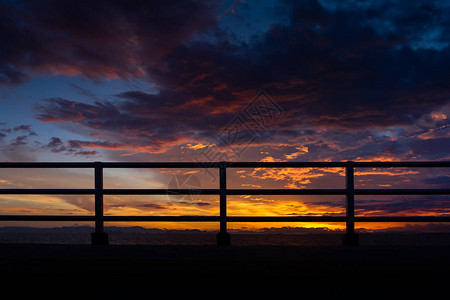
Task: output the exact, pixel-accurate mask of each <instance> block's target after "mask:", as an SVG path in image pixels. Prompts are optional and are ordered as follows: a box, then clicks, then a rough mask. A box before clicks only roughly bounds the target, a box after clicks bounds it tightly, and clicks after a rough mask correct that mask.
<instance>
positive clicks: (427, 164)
mask: <svg viewBox="0 0 450 300" xmlns="http://www.w3.org/2000/svg"><path fill="white" fill-rule="evenodd" d="M347 164H348V162H346V161H342V162H101V166H102V167H103V168H219V167H220V166H222V167H226V168H345V167H346V166H347ZM94 166H95V164H94V162H0V168H94ZM353 167H359V168H439V167H450V161H411V162H403V161H389V162H353Z"/></svg>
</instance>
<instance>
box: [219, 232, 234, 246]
mask: <svg viewBox="0 0 450 300" xmlns="http://www.w3.org/2000/svg"><path fill="white" fill-rule="evenodd" d="M230 245H231V237H230V234H229V233H228V232H219V233H218V234H217V246H230Z"/></svg>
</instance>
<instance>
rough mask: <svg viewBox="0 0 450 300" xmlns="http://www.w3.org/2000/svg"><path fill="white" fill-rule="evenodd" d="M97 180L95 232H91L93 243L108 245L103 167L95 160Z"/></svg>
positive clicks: (95, 176) (95, 178)
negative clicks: (104, 223) (104, 207)
mask: <svg viewBox="0 0 450 300" xmlns="http://www.w3.org/2000/svg"><path fill="white" fill-rule="evenodd" d="M94 180H95V232H93V233H91V242H92V244H93V245H107V244H108V234H107V233H106V232H104V226H103V167H102V163H101V162H99V161H96V162H94Z"/></svg>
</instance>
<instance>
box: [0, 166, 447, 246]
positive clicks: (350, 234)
mask: <svg viewBox="0 0 450 300" xmlns="http://www.w3.org/2000/svg"><path fill="white" fill-rule="evenodd" d="M368 167H369V168H399V167H401V168H448V167H450V162H352V161H347V162H202V163H198V162H73V163H71V162H46V163H44V162H30V163H24V162H3V163H0V168H94V171H95V173H94V181H95V184H94V189H0V194H16V195H17V194H21V195H25V194H27V195H31V194H34V195H49V194H53V195H55V194H58V195H95V215H93V216H90V215H81V216H59V215H0V221H94V222H95V232H93V233H92V243H93V244H107V243H108V235H107V233H105V232H104V226H103V224H104V222H116V221H129V222H154V221H158V222H166V221H169V222H219V223H220V231H219V233H218V234H217V243H218V244H219V245H229V244H230V236H229V234H228V233H227V223H228V222H345V223H346V234H345V235H344V240H343V243H344V244H345V245H358V243H359V240H358V235H357V234H356V233H355V222H450V217H447V216H377V217H374V216H372V217H370V216H355V198H354V197H355V195H450V189H355V187H354V169H355V168H368ZM104 168H177V169H178V168H216V169H217V168H218V169H219V188H218V189H104V188H103V169H104ZM228 168H345V177H346V184H345V188H344V189H227V177H226V170H227V169H228ZM166 194H178V195H192V194H203V195H219V196H220V214H219V216H105V215H104V214H103V195H166ZM227 195H345V196H346V215H345V216H227Z"/></svg>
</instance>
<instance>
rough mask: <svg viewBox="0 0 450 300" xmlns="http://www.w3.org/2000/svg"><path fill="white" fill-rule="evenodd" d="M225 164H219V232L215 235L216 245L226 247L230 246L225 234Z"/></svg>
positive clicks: (228, 236)
mask: <svg viewBox="0 0 450 300" xmlns="http://www.w3.org/2000/svg"><path fill="white" fill-rule="evenodd" d="M226 166H227V163H226V162H220V163H219V184H220V187H219V188H220V231H219V233H218V234H217V245H218V246H228V245H230V244H231V239H230V234H229V233H228V232H227V169H226Z"/></svg>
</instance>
